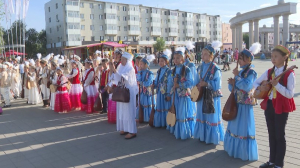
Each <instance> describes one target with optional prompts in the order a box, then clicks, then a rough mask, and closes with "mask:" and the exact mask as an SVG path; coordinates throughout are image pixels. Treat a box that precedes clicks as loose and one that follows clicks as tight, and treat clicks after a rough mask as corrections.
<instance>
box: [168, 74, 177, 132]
mask: <svg viewBox="0 0 300 168" xmlns="http://www.w3.org/2000/svg"><path fill="white" fill-rule="evenodd" d="M177 80H178V77H176V78H174V83H177ZM173 91H174V93H173V103H172V106H171V108H170V109H169V111H168V114H167V119H166V120H167V125H169V126H170V127H174V126H175V124H176V109H175V104H174V102H175V92H176V89H175V88H174V90H173Z"/></svg>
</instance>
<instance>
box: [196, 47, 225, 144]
mask: <svg viewBox="0 0 300 168" xmlns="http://www.w3.org/2000/svg"><path fill="white" fill-rule="evenodd" d="M220 45H222V43H221V42H213V43H212V46H206V47H205V48H204V49H203V50H202V55H201V57H202V61H203V62H202V64H201V65H200V66H199V67H198V69H197V72H198V73H197V75H196V78H195V82H197V86H198V88H200V87H206V89H209V90H210V91H211V92H210V93H211V94H212V95H213V96H212V97H213V102H212V100H210V101H211V102H209V100H206V99H207V98H206V97H204V96H202V98H201V99H200V101H198V102H197V115H196V125H195V131H194V138H195V139H199V140H200V141H204V142H205V143H207V144H211V143H212V144H215V145H217V144H219V143H220V141H224V126H223V123H222V118H221V113H222V112H221V111H222V110H221V97H222V92H221V85H222V73H221V69H220V68H219V67H218V65H217V64H215V63H214V62H213V59H214V54H215V51H216V49H217V48H219V47H221V46H220ZM198 90H200V89H198ZM202 90H203V89H202ZM204 102H205V103H204ZM207 103H211V104H213V106H214V109H212V110H205V109H206V108H204V109H203V105H206V104H207Z"/></svg>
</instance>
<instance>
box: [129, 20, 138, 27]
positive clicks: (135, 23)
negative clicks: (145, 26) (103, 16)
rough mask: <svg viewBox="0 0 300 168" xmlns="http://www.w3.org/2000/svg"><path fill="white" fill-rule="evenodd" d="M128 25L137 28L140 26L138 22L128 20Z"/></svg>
mask: <svg viewBox="0 0 300 168" xmlns="http://www.w3.org/2000/svg"><path fill="white" fill-rule="evenodd" d="M128 25H136V26H139V25H140V21H137V20H135V21H134V20H128Z"/></svg>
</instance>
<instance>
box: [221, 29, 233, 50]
mask: <svg viewBox="0 0 300 168" xmlns="http://www.w3.org/2000/svg"><path fill="white" fill-rule="evenodd" d="M222 43H223V48H224V49H225V48H226V49H229V48H230V49H232V30H231V28H230V24H229V23H222Z"/></svg>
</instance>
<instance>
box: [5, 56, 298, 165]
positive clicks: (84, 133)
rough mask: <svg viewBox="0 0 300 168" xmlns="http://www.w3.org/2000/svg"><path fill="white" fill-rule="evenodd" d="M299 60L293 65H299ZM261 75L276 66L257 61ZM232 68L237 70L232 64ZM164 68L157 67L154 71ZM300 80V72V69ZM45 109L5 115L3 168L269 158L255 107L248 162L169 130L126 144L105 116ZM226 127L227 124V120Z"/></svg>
mask: <svg viewBox="0 0 300 168" xmlns="http://www.w3.org/2000/svg"><path fill="white" fill-rule="evenodd" d="M299 62H300V61H299V60H298V61H294V62H290V63H289V65H295V64H298V65H299ZM253 64H254V65H255V70H256V71H257V73H258V74H259V75H261V74H262V73H263V72H264V71H265V70H266V69H267V68H270V67H272V64H271V62H270V61H267V60H266V61H261V60H254V62H253ZM231 66H232V67H231V68H232V69H233V67H234V66H235V65H234V64H231ZM157 68H158V66H156V67H155V66H152V69H153V71H154V72H156V71H157ZM222 75H223V78H222V81H223V89H222V92H223V94H224V97H223V98H222V99H221V100H222V104H223V105H224V104H225V102H226V100H227V97H228V96H229V91H228V89H227V79H228V78H229V77H232V73H231V72H229V71H227V72H223V73H222ZM296 76H297V80H298V81H300V80H299V79H300V70H296ZM299 83H300V82H298V83H297V84H296V91H295V102H296V106H297V111H296V112H293V113H291V114H290V115H289V120H288V124H287V126H286V139H287V153H286V157H285V167H286V168H297V167H300V161H299V158H300V138H299V137H300V131H299V126H300V124H299V121H300V114H299V109H300V107H299V106H300V104H299V102H300V90H299ZM41 106H42V105H38V106H32V105H26V104H25V101H23V100H17V101H15V102H13V103H12V108H10V109H4V113H3V115H1V116H0V167H1V168H15V167H20V168H27V167H28V168H32V167H37V168H48V167H49V168H50V167H55V168H65V167H107V168H110V167H112V168H114V167H122V168H126V167H130V168H135V167H163V168H167V167H201V168H208V167H212V168H219V167H222V168H238V167H258V166H259V165H260V164H262V163H263V162H265V161H267V160H268V153H269V147H268V133H267V127H266V123H265V118H264V113H263V111H262V110H261V109H260V106H259V105H258V106H255V107H254V111H255V121H256V138H257V142H258V148H259V160H258V161H256V162H249V161H242V160H240V159H234V158H232V157H229V156H228V155H227V153H226V152H225V151H224V150H223V143H221V144H220V145H206V144H205V143H202V142H199V141H198V140H195V139H189V140H185V141H182V140H176V139H175V137H174V135H172V134H170V133H169V132H168V131H167V130H165V129H153V128H150V127H149V126H147V125H139V128H138V134H137V137H136V138H135V139H132V140H125V139H124V137H123V136H121V135H119V133H118V132H117V131H116V126H115V125H114V124H109V123H108V122H107V117H106V115H105V114H103V115H100V114H92V115H86V114H85V113H83V112H71V113H69V114H57V113H55V112H53V111H51V110H49V109H44V108H43V107H41ZM224 125H225V128H226V127H227V123H226V122H224Z"/></svg>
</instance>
